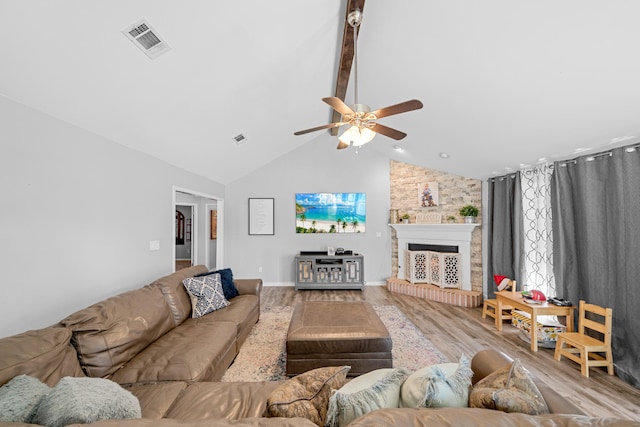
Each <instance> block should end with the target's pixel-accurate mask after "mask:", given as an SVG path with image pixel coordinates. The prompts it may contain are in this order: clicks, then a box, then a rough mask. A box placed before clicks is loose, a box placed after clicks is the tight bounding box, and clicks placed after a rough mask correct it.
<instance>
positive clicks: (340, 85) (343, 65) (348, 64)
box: [331, 0, 365, 136]
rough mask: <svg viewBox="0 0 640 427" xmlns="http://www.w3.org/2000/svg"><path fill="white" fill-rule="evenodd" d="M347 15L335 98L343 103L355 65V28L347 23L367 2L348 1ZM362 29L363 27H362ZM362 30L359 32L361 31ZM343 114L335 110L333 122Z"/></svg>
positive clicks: (336, 129)
mask: <svg viewBox="0 0 640 427" xmlns="http://www.w3.org/2000/svg"><path fill="white" fill-rule="evenodd" d="M348 2H349V3H348V4H347V9H346V14H345V16H344V21H343V24H344V31H343V33H342V50H341V51H340V63H339V65H338V78H337V81H336V92H335V95H334V96H335V97H336V98H340V99H342V100H343V101H344V100H345V96H346V95H347V86H348V85H349V76H350V75H351V69H352V64H353V54H354V52H353V28H351V25H349V23H348V22H347V16H349V14H350V13H351V12H353V11H354V10H356V9H360V11H361V12H364V2H365V0H348ZM360 28H362V25H360ZM360 28H359V29H358V31H360ZM341 117H342V116H341V114H340V113H339V112H337V111H335V110H333V115H332V116H331V121H332V122H339V121H340V118H341ZM337 134H338V128H333V129H331V135H334V136H335V135H337Z"/></svg>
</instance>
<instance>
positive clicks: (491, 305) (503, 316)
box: [482, 280, 516, 322]
mask: <svg viewBox="0 0 640 427" xmlns="http://www.w3.org/2000/svg"><path fill="white" fill-rule="evenodd" d="M511 292H513V293H515V292H516V281H515V280H512V281H511ZM497 310H498V301H496V300H495V299H493V298H491V299H486V300H484V303H483V304H482V318H483V319H486V318H487V316H489V317H492V318H493V319H494V320H496V311H497ZM511 310H513V307H511V306H510V305H503V306H502V313H500V320H499V321H500V322H502V321H503V320H511ZM496 321H498V320H496Z"/></svg>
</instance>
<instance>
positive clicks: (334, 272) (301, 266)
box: [295, 255, 364, 290]
mask: <svg viewBox="0 0 640 427" xmlns="http://www.w3.org/2000/svg"><path fill="white" fill-rule="evenodd" d="M295 269H296V271H295V277H296V290H298V289H359V290H363V289H364V256H362V255H331V256H330V255H297V256H296V259H295Z"/></svg>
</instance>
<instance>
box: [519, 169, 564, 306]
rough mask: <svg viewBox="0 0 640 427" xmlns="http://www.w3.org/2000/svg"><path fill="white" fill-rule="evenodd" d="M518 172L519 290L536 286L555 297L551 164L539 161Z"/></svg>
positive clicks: (535, 287)
mask: <svg viewBox="0 0 640 427" xmlns="http://www.w3.org/2000/svg"><path fill="white" fill-rule="evenodd" d="M520 173H521V178H520V181H521V182H520V185H521V196H522V225H523V231H524V236H523V240H524V242H523V244H524V247H523V252H524V262H523V265H522V278H521V280H522V285H523V289H527V290H531V289H538V290H540V291H542V292H543V293H544V294H545V295H547V296H555V295H556V286H555V278H554V274H553V228H552V214H551V176H552V174H553V165H550V164H540V165H538V166H536V167H535V168H531V169H524V170H522V171H521V172H520Z"/></svg>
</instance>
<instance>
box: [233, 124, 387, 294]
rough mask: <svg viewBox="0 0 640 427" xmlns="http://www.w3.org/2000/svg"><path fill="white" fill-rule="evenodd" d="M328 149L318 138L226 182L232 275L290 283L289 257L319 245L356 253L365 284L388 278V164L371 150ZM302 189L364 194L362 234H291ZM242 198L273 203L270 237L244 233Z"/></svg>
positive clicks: (330, 143) (331, 143)
mask: <svg viewBox="0 0 640 427" xmlns="http://www.w3.org/2000/svg"><path fill="white" fill-rule="evenodd" d="M378 138H382V137H378ZM378 142H382V141H378ZM373 143H376V140H374V142H373ZM336 145H337V139H336V138H331V137H330V136H329V135H328V133H323V135H321V136H320V137H318V138H316V139H315V140H313V141H310V142H309V143H307V144H304V145H301V147H300V148H298V149H296V150H294V151H293V152H290V153H289V154H287V155H285V156H283V157H281V158H279V159H277V160H275V161H273V162H271V163H270V164H268V165H267V166H265V167H263V168H262V169H259V170H257V171H256V172H254V173H251V174H250V175H248V176H246V177H244V178H242V179H240V180H238V181H236V182H233V183H231V184H229V185H227V194H226V197H225V203H226V204H225V233H226V236H227V237H226V238H225V245H224V250H225V264H226V267H231V268H232V269H233V271H234V276H235V277H261V278H262V279H263V280H264V282H265V283H266V284H267V285H270V284H273V285H283V284H292V283H293V282H294V262H293V261H294V260H293V257H294V256H295V255H296V254H298V253H299V252H300V251H321V250H326V249H327V246H334V247H342V248H345V249H352V250H354V251H355V252H358V253H361V254H363V255H364V257H365V260H364V264H365V271H364V278H365V280H366V282H367V283H368V284H380V283H383V282H384V280H385V279H386V278H387V277H389V276H390V275H391V231H390V229H389V227H388V225H387V223H388V220H389V203H390V196H389V194H390V190H389V160H388V159H387V158H384V157H382V156H380V155H379V154H378V153H376V152H375V151H373V150H371V149H366V148H364V149H362V150H360V153H359V154H357V155H356V154H355V152H354V150H353V149H347V150H336V148H335V147H336ZM303 192H364V193H366V194H367V223H366V232H365V233H361V234H357V233H345V234H343V233H336V234H333V233H332V234H328V233H327V234H296V232H295V193H303ZM250 197H273V198H275V235H274V236H262V235H260V236H255V235H253V236H249V235H248V198H250ZM376 233H380V237H376ZM260 267H262V269H263V270H262V273H260V272H259V268H260Z"/></svg>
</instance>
